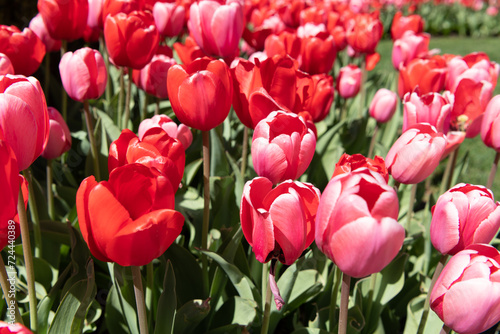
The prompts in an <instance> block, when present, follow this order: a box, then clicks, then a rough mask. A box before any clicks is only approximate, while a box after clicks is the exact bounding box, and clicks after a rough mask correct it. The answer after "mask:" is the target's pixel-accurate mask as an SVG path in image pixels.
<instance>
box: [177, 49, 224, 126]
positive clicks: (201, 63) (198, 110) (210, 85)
mask: <svg viewBox="0 0 500 334" xmlns="http://www.w3.org/2000/svg"><path fill="white" fill-rule="evenodd" d="M167 90H168V96H169V99H170V103H171V104H172V109H173V110H174V113H175V115H176V116H177V118H178V119H179V121H181V123H184V124H186V125H187V126H189V127H192V128H195V129H198V130H202V131H208V130H210V129H213V128H215V127H216V126H218V125H219V124H221V123H222V122H223V121H224V120H225V119H226V117H227V115H228V114H229V110H230V109H231V98H232V94H233V86H232V82H231V74H230V73H229V68H228V67H227V65H226V63H224V62H223V61H222V60H213V59H210V58H207V57H205V58H199V59H196V60H195V61H193V62H192V63H191V64H189V65H188V66H184V65H174V66H172V67H170V69H169V70H168V76H167Z"/></svg>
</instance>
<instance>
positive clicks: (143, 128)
mask: <svg viewBox="0 0 500 334" xmlns="http://www.w3.org/2000/svg"><path fill="white" fill-rule="evenodd" d="M151 128H162V129H163V131H165V132H166V133H167V134H168V135H169V136H170V137H172V138H175V139H177V140H178V141H180V142H181V144H182V147H184V150H187V149H188V147H189V146H190V145H191V142H192V141H193V134H192V133H191V130H190V129H189V128H188V127H187V126H185V125H184V124H179V125H177V124H176V123H175V122H174V121H172V120H171V119H170V117H168V116H167V115H155V116H153V117H152V118H146V119H145V120H143V121H142V122H141V124H139V131H138V136H139V140H142V139H143V138H144V135H145V134H146V132H147V131H148V130H149V129H151Z"/></svg>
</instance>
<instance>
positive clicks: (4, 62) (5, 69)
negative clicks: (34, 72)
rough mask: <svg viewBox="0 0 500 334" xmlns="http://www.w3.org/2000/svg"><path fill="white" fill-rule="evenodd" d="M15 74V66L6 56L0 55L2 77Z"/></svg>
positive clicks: (0, 73)
mask: <svg viewBox="0 0 500 334" xmlns="http://www.w3.org/2000/svg"><path fill="white" fill-rule="evenodd" d="M6 74H14V66H12V62H11V61H10V59H9V57H7V55H6V54H4V53H0V75H6Z"/></svg>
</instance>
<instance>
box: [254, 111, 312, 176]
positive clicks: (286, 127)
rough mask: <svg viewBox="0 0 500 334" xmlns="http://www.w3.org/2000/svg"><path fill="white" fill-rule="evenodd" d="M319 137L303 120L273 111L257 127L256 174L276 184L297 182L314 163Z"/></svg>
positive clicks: (294, 115)
mask: <svg viewBox="0 0 500 334" xmlns="http://www.w3.org/2000/svg"><path fill="white" fill-rule="evenodd" d="M315 148H316V136H315V135H314V132H313V131H312V130H311V129H309V128H308V127H307V125H306V122H305V121H304V119H303V118H301V117H300V116H298V115H296V114H292V113H287V112H284V111H273V112H272V113H271V114H269V116H267V117H266V118H265V119H263V120H262V121H260V122H259V123H258V124H257V126H256V127H255V131H254V133H253V139H252V161H253V165H254V168H255V172H256V173H257V174H258V175H259V176H264V177H267V178H268V179H269V180H271V182H272V183H273V184H276V183H278V182H282V181H284V180H288V179H292V180H295V179H297V178H298V177H299V176H301V175H302V174H303V173H304V172H305V171H306V169H307V167H308V166H309V164H310V163H311V160H312V158H313V155H314V150H315Z"/></svg>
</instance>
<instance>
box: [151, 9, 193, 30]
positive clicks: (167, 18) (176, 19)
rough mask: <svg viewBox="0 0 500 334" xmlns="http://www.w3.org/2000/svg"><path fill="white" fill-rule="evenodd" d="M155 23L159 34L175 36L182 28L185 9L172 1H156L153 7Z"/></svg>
mask: <svg viewBox="0 0 500 334" xmlns="http://www.w3.org/2000/svg"><path fill="white" fill-rule="evenodd" d="M153 16H154V19H155V25H156V28H157V29H158V32H159V33H160V35H163V36H167V37H175V36H177V35H179V34H180V33H181V31H182V28H184V18H185V16H186V10H185V9H184V7H183V6H180V5H178V4H177V3H173V2H157V3H155V5H154V7H153Z"/></svg>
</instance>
